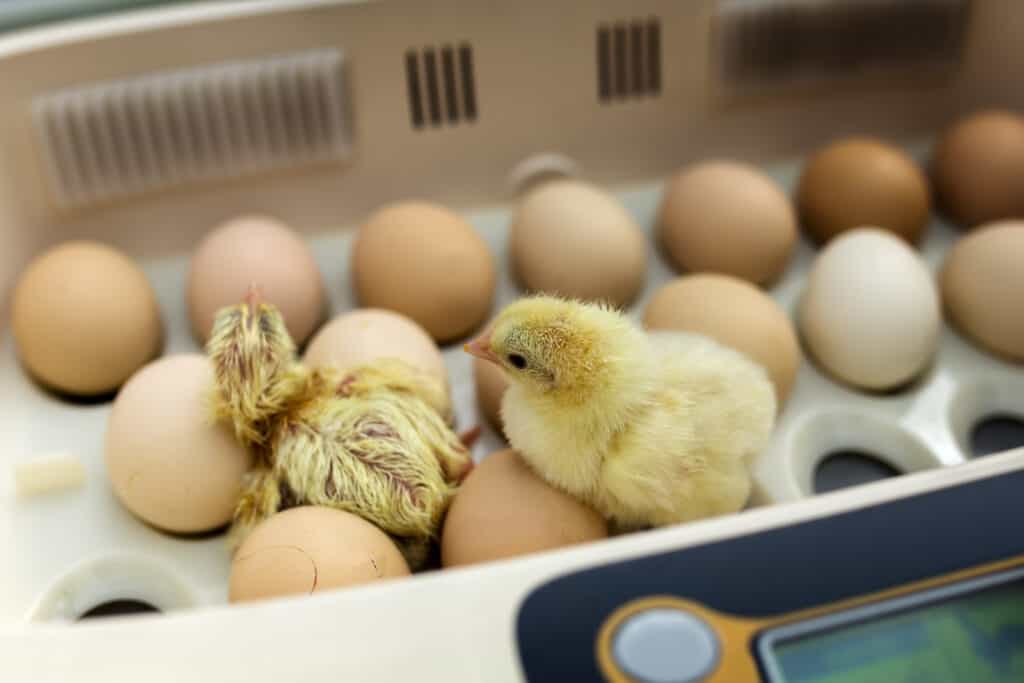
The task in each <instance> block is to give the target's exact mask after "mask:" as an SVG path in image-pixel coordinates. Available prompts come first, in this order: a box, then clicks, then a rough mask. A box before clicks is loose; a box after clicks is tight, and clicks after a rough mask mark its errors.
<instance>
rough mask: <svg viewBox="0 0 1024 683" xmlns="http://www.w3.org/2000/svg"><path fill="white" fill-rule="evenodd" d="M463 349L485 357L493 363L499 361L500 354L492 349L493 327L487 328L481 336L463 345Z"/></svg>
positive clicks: (473, 354)
mask: <svg viewBox="0 0 1024 683" xmlns="http://www.w3.org/2000/svg"><path fill="white" fill-rule="evenodd" d="M462 348H463V350H464V351H465V352H466V353H468V354H470V355H472V356H476V357H477V358H483V359H484V360H487V361H490V362H492V363H497V362H498V356H496V355H495V354H494V351H492V350H491V329H490V328H487V329H486V330H484V331H483V332H482V333H481V334H480V336H479V337H477V338H476V339H474V340H473V341H471V342H469V343H468V344H466V345H465V346H463V347H462Z"/></svg>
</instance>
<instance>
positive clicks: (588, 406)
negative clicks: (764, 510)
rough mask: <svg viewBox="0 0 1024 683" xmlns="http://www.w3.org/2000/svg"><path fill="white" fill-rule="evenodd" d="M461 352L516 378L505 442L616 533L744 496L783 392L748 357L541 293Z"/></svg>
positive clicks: (697, 514)
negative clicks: (605, 520)
mask: <svg viewBox="0 0 1024 683" xmlns="http://www.w3.org/2000/svg"><path fill="white" fill-rule="evenodd" d="M466 350H467V351H468V352H469V353H472V354H474V355H476V356H479V357H482V358H486V359H487V360H489V361H491V362H493V363H496V364H498V365H499V366H500V367H501V368H502V369H503V370H504V371H505V373H506V375H507V377H508V379H509V389H508V391H507V392H506V393H505V396H504V398H503V400H502V407H501V414H502V419H503V421H504V424H505V433H506V435H507V436H508V439H509V441H510V442H511V445H512V446H513V447H514V448H515V449H516V450H517V451H519V452H520V453H521V454H522V456H523V457H524V458H525V459H526V461H527V462H528V463H530V465H531V466H532V467H533V468H534V469H535V470H536V471H537V472H538V473H539V474H540V475H541V476H542V477H544V478H545V479H547V480H548V481H549V482H550V483H551V484H553V485H554V486H557V487H559V488H561V489H563V490H564V491H566V492H568V493H570V494H571V495H574V496H576V497H577V498H579V499H581V500H582V501H584V502H586V503H588V504H590V505H591V506H593V507H594V508H595V509H597V510H598V511H600V512H601V513H602V514H604V515H605V516H606V517H607V518H609V520H611V521H612V522H613V523H614V524H615V525H616V526H617V527H618V529H619V530H623V531H628V530H632V529H641V528H646V527H649V526H662V525H667V524H674V523H678V522H685V521H689V520H694V519H699V518H704V517H711V516H716V515H721V514H725V513H729V512H734V511H737V510H739V509H740V508H742V507H743V506H744V505H745V504H746V502H747V500H748V497H749V495H750V490H751V478H750V473H749V464H750V459H751V458H752V457H753V456H755V455H756V454H757V453H759V452H760V451H761V450H762V449H763V448H764V447H765V445H766V444H767V442H768V439H769V437H770V435H771V432H772V429H773V427H774V422H775V413H776V400H775V392H774V389H773V388H772V384H771V381H770V380H769V378H768V375H767V373H766V372H765V371H764V370H763V369H762V368H761V367H760V366H759V365H756V364H755V363H753V362H752V361H750V360H748V359H747V358H746V357H745V356H743V355H741V354H740V353H738V352H735V351H732V350H730V349H727V348H725V347H723V346H720V345H718V344H717V343H715V342H713V341H712V340H710V339H708V338H705V337H702V336H696V335H689V334H685V333H655V334H647V333H645V332H644V331H643V330H642V329H639V328H638V327H636V326H635V325H634V324H633V323H631V322H630V321H629V320H628V319H627V318H626V317H625V316H623V315H621V314H620V313H618V312H617V311H615V310H612V309H610V308H607V307H605V306H601V305H596V304H583V303H578V302H574V301H566V300H563V299H558V298H553V297H546V296H538V297H531V298H526V299H521V300H519V301H518V302H516V303H513V304H512V305H510V306H508V307H507V308H506V309H505V310H504V311H502V312H501V314H500V315H499V316H498V317H497V318H496V319H495V321H494V322H493V323H492V325H491V326H490V327H488V329H487V330H485V331H484V332H483V333H482V334H481V335H480V336H479V337H478V338H477V339H475V340H473V341H472V342H470V343H469V344H467V345H466Z"/></svg>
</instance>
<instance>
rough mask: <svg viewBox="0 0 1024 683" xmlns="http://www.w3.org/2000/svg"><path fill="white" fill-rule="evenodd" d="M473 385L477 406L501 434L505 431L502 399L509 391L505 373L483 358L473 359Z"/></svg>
mask: <svg viewBox="0 0 1024 683" xmlns="http://www.w3.org/2000/svg"><path fill="white" fill-rule="evenodd" d="M473 383H474V386H475V387H476V400H477V405H478V406H479V407H480V412H481V413H483V416H484V417H485V418H487V421H488V422H490V423H491V426H492V427H494V428H495V429H497V430H498V431H499V432H502V431H504V426H503V425H502V422H501V399H502V397H503V396H504V395H505V390H506V389H508V379H507V378H506V377H505V373H504V372H503V371H502V370H501V368H499V367H498V366H497V365H495V364H494V363H490V362H488V361H485V360H483V359H482V358H474V359H473Z"/></svg>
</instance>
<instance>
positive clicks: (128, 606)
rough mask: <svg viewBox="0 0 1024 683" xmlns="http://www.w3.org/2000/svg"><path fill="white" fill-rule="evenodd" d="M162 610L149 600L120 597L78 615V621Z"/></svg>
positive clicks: (157, 612) (152, 612)
mask: <svg viewBox="0 0 1024 683" xmlns="http://www.w3.org/2000/svg"><path fill="white" fill-rule="evenodd" d="M160 612H161V610H160V609H159V608H157V607H154V606H153V605H151V604H149V603H148V602H144V601H142V600H133V599H118V600H108V601H106V602H102V603H100V604H98V605H96V606H95V607H92V608H91V609H89V610H88V611H86V612H84V613H83V614H82V616H80V617H78V619H77V621H85V620H87V619H99V618H102V617H122V616H131V615H136V614H154V613H156V614H159V613H160Z"/></svg>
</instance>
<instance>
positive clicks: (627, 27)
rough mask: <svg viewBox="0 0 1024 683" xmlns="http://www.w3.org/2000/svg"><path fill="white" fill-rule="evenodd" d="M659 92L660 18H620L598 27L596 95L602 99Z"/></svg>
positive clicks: (648, 94) (609, 99)
mask: <svg viewBox="0 0 1024 683" xmlns="http://www.w3.org/2000/svg"><path fill="white" fill-rule="evenodd" d="M660 92H661V22H659V21H658V20H657V19H646V20H633V21H621V22H617V23H615V24H612V25H601V26H598V28H597V97H598V99H599V100H600V101H601V102H602V103H604V104H609V103H612V102H615V101H621V100H626V99H629V98H640V97H645V96H647V97H649V96H654V95H657V94H658V93H660Z"/></svg>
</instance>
